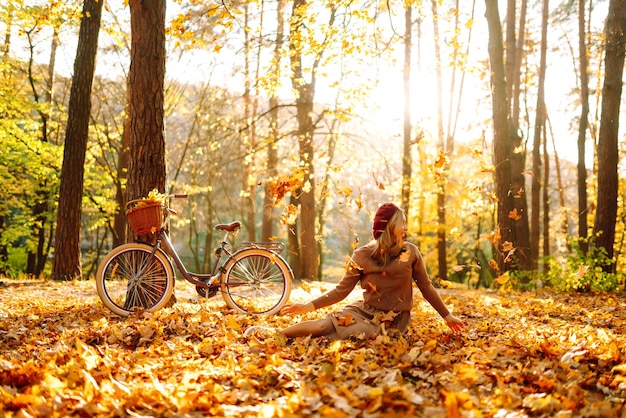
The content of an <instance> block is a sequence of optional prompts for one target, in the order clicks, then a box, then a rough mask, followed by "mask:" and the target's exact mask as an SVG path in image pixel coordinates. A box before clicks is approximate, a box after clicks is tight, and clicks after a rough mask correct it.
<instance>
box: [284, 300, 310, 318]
mask: <svg viewBox="0 0 626 418" xmlns="http://www.w3.org/2000/svg"><path fill="white" fill-rule="evenodd" d="M314 310H315V306H313V304H312V303H311V302H309V303H307V304H303V303H292V304H289V305H285V306H283V308H282V309H281V310H280V313H281V314H282V315H300V314H305V313H307V312H312V311H314Z"/></svg>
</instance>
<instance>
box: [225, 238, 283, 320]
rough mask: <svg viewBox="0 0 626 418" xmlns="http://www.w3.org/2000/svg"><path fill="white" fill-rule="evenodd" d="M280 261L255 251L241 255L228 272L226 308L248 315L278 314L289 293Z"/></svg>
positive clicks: (270, 255)
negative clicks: (227, 304) (228, 306)
mask: <svg viewBox="0 0 626 418" xmlns="http://www.w3.org/2000/svg"><path fill="white" fill-rule="evenodd" d="M281 260H282V259H280V258H277V257H276V256H275V254H272V253H269V252H268V251H266V250H258V249H256V250H250V251H248V252H247V255H245V256H241V257H240V258H239V259H238V260H237V261H236V262H235V263H234V264H233V266H232V267H231V268H230V270H228V272H227V278H226V283H225V284H226V291H225V294H224V298H225V299H226V301H227V302H228V303H229V305H230V306H231V307H233V308H235V309H238V310H240V311H242V312H248V313H257V314H258V313H269V312H272V313H275V312H277V310H278V309H280V307H281V306H282V305H283V304H284V303H285V301H286V299H287V297H288V295H289V291H290V290H291V286H290V285H291V282H290V280H291V278H290V276H285V274H286V273H285V272H287V273H289V270H288V266H287V265H286V263H285V262H284V261H281ZM280 262H282V263H283V264H279V263H280ZM287 280H289V283H288V284H287Z"/></svg>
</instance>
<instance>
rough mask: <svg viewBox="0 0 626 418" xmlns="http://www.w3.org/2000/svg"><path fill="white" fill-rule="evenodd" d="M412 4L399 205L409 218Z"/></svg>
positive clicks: (407, 13)
mask: <svg viewBox="0 0 626 418" xmlns="http://www.w3.org/2000/svg"><path fill="white" fill-rule="evenodd" d="M412 10H413V9H412V6H411V4H410V3H407V5H406V9H405V11H404V71H403V82H404V122H403V126H404V135H403V139H404V148H403V151H402V191H401V205H402V209H403V210H404V212H405V214H406V216H407V219H409V210H410V198H411V176H412V164H413V158H412V156H411V49H412V40H411V32H412V27H413V26H412V24H413V18H412V17H411V16H412Z"/></svg>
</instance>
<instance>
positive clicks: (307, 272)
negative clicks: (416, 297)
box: [289, 0, 334, 280]
mask: <svg viewBox="0 0 626 418" xmlns="http://www.w3.org/2000/svg"><path fill="white" fill-rule="evenodd" d="M306 5H307V2H306V0H296V1H294V3H293V12H292V23H291V25H290V37H292V39H291V41H290V44H289V48H290V59H291V71H292V80H291V81H292V86H293V89H294V91H296V92H297V93H296V96H297V97H296V115H297V116H296V117H297V121H298V131H297V132H298V153H299V157H300V158H299V160H300V161H299V163H300V166H301V167H302V168H304V170H305V176H304V182H305V187H304V188H302V189H301V190H300V191H299V193H300V195H299V196H298V198H297V202H298V204H299V206H300V233H299V236H296V239H299V241H300V245H299V258H300V260H299V261H300V262H299V265H300V273H301V274H300V278H301V279H307V280H314V279H317V278H318V277H317V274H318V268H317V267H318V264H319V257H318V254H317V241H316V239H315V236H316V234H317V226H316V224H315V221H316V219H317V217H316V209H315V183H316V181H315V170H314V165H313V161H314V155H315V150H314V147H313V135H314V131H315V126H314V124H313V119H312V115H313V102H314V98H315V72H316V70H317V66H318V65H319V63H320V61H319V58H320V57H319V55H316V57H317V58H316V59H315V62H314V64H313V67H312V69H311V76H310V77H311V80H310V81H309V82H307V81H306V80H305V79H304V74H303V68H302V60H303V51H302V49H301V47H299V46H298V44H299V43H300V42H301V40H299V39H298V37H299V34H300V33H301V32H302V31H303V30H305V28H304V27H303V25H302V20H301V14H302V13H304V12H305V11H306V10H305V9H306ZM333 21H334V13H332V14H331V17H330V22H329V25H330V26H332V25H333ZM316 54H320V53H319V52H317V53H316ZM290 247H291V246H290ZM290 251H295V248H294V247H291V248H290ZM290 255H294V256H295V254H290ZM292 267H293V268H295V267H294V266H293V265H292ZM294 272H295V270H294ZM296 276H297V274H296Z"/></svg>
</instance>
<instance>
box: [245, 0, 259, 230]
mask: <svg viewBox="0 0 626 418" xmlns="http://www.w3.org/2000/svg"><path fill="white" fill-rule="evenodd" d="M243 8H244V26H245V27H246V28H247V27H249V20H250V7H249V3H248V2H245V4H244V7H243ZM243 48H244V70H243V72H244V94H243V101H244V109H243V112H244V121H245V129H244V130H243V132H241V139H242V142H243V147H244V152H245V155H246V158H245V161H244V166H243V169H244V173H243V176H242V180H243V184H242V185H241V190H242V193H241V196H242V202H241V207H242V210H243V219H245V221H244V224H245V225H246V230H247V231H248V241H256V210H255V204H254V202H255V199H254V197H255V192H256V181H254V176H255V172H254V168H255V165H254V160H255V159H254V153H255V152H256V138H255V136H256V135H255V129H256V125H255V124H254V123H252V119H253V115H254V114H255V110H256V109H255V108H256V106H255V105H254V104H253V101H254V100H255V99H254V98H253V97H252V87H251V86H252V83H251V82H250V80H251V79H252V73H251V70H250V66H251V65H250V64H251V62H250V61H251V57H250V51H251V50H252V47H251V45H250V33H249V31H247V30H245V31H244V46H243ZM257 59H259V58H258V57H257ZM255 79H258V77H255Z"/></svg>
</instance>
